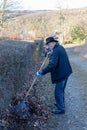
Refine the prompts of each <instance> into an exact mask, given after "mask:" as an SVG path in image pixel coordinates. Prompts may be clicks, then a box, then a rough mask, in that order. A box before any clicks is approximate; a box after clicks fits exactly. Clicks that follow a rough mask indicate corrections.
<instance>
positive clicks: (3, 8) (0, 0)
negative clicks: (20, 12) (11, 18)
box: [0, 0, 19, 25]
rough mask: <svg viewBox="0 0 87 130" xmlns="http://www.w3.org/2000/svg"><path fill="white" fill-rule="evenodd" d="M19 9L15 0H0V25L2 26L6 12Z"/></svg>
mask: <svg viewBox="0 0 87 130" xmlns="http://www.w3.org/2000/svg"><path fill="white" fill-rule="evenodd" d="M16 8H19V2H18V1H17V0H0V24H1V25H3V22H4V21H5V15H6V12H7V10H11V9H16Z"/></svg>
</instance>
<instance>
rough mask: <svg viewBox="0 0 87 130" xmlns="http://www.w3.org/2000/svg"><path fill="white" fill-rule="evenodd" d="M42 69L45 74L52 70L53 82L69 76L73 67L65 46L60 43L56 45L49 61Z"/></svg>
mask: <svg viewBox="0 0 87 130" xmlns="http://www.w3.org/2000/svg"><path fill="white" fill-rule="evenodd" d="M42 71H43V75H44V74H46V73H48V72H51V79H52V83H57V82H60V81H62V80H64V79H66V78H68V77H69V75H70V74H71V73H72V68H71V65H70V62H69V59H68V56H67V53H66V51H65V49H64V47H62V46H61V45H59V44H56V45H55V46H54V49H53V53H52V54H51V56H50V58H49V63H48V65H47V67H46V68H44V69H43V70H42Z"/></svg>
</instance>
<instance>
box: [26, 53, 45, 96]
mask: <svg viewBox="0 0 87 130" xmlns="http://www.w3.org/2000/svg"><path fill="white" fill-rule="evenodd" d="M47 59H48V55H47V56H46V58H45V59H44V61H43V63H42V65H41V67H40V69H39V70H41V69H42V68H43V66H44V64H45V63H46V61H47ZM36 80H37V76H36V77H35V78H34V80H33V82H32V84H31V86H30V88H29V89H28V91H27V93H26V95H25V97H27V96H28V95H29V92H30V91H31V89H32V87H33V86H34V84H35V81H36Z"/></svg>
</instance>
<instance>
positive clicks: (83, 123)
mask: <svg viewBox="0 0 87 130" xmlns="http://www.w3.org/2000/svg"><path fill="white" fill-rule="evenodd" d="M67 52H68V54H69V58H70V61H71V64H72V67H73V74H72V75H71V76H70V78H69V80H68V83H67V87H66V96H65V97H66V98H65V101H66V102H65V103H66V114H65V115H53V114H50V118H49V120H48V125H47V130H87V61H86V60H85V59H83V58H82V57H80V56H79V55H77V54H75V53H74V52H73V48H72V49H67ZM42 80H43V85H42V89H43V90H42V92H43V93H42V97H41V99H42V100H43V101H45V100H46V105H47V106H48V108H49V110H50V109H53V108H54V105H53V104H54V102H55V101H54V92H53V91H54V86H52V84H51V82H50V76H49V74H47V75H45V76H44V77H43V78H42Z"/></svg>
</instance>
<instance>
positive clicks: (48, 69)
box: [42, 50, 59, 75]
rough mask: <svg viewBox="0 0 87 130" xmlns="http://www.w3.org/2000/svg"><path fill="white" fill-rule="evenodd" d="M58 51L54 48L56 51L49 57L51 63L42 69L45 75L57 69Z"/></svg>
mask: <svg viewBox="0 0 87 130" xmlns="http://www.w3.org/2000/svg"><path fill="white" fill-rule="evenodd" d="M58 59H59V56H58V52H57V50H54V52H53V53H52V55H51V56H50V58H49V63H48V65H47V66H46V67H45V68H44V69H43V70H42V71H43V73H42V74H43V75H44V74H46V73H49V72H52V71H53V70H55V68H56V66H57V65H58Z"/></svg>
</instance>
